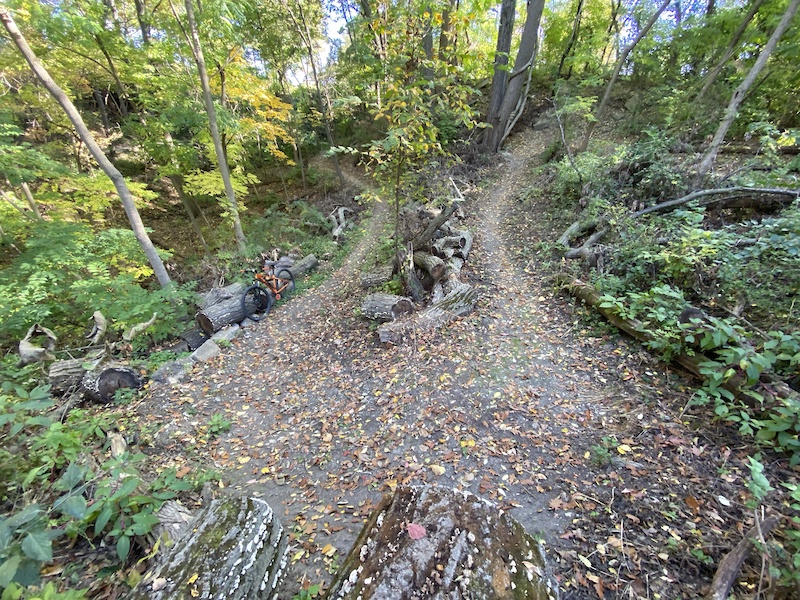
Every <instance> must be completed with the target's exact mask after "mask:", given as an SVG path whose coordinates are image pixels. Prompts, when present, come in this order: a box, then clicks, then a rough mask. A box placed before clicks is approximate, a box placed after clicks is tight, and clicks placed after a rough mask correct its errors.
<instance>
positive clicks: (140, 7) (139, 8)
mask: <svg viewBox="0 0 800 600" xmlns="http://www.w3.org/2000/svg"><path fill="white" fill-rule="evenodd" d="M133 3H134V5H135V6H136V20H137V21H139V30H140V31H141V32H142V43H143V44H144V45H145V46H146V45H147V44H149V43H150V22H149V21H148V19H147V7H146V6H145V4H144V0H133Z"/></svg>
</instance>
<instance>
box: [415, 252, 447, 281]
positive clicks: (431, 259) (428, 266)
mask: <svg viewBox="0 0 800 600" xmlns="http://www.w3.org/2000/svg"><path fill="white" fill-rule="evenodd" d="M414 264H415V265H417V266H418V267H419V268H420V269H424V270H425V271H426V272H427V273H428V275H430V276H431V278H432V279H433V280H434V281H438V280H440V279H441V278H442V277H444V274H445V272H446V271H447V268H446V267H445V266H444V261H443V260H442V259H441V258H439V257H438V256H434V255H433V254H428V253H427V252H422V251H420V250H417V251H416V252H414Z"/></svg>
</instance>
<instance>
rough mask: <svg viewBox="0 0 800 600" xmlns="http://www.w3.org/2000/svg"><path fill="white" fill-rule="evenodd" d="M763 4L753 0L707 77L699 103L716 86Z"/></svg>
mask: <svg viewBox="0 0 800 600" xmlns="http://www.w3.org/2000/svg"><path fill="white" fill-rule="evenodd" d="M763 2H764V0H753V3H752V4H751V5H750V10H748V11H747V14H746V15H745V17H744V19H742V22H741V23H740V24H739V27H738V29H736V31H735V32H734V33H733V36H731V41H730V42H728V47H727V48H725V51H724V52H723V53H722V57H720V59H719V61H718V62H717V64H716V65H715V66H714V68H713V69H711V71H709V73H708V75H707V76H706V81H705V83H704V84H703V89H701V90H700V93H699V94H697V98H696V100H697V101H700V99H701V98H703V96H705V95H706V93H707V92H708V90H710V89H711V86H712V85H714V82H715V81H716V80H717V77H719V74H720V73H722V69H723V67H724V66H725V64H726V63H727V62H728V61H729V60H730V58H731V56H733V52H734V50H736V48H737V47H738V46H739V42H740V41H741V39H742V36H743V35H744V32H745V31H746V30H747V26H748V25H750V22H751V21H752V20H753V19H754V18H755V16H756V13H757V12H758V9H759V8H761V4H762V3H763Z"/></svg>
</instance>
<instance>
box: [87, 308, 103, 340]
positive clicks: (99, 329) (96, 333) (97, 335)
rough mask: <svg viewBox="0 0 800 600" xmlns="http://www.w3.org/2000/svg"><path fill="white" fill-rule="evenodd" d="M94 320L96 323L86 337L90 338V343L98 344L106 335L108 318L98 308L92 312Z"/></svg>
mask: <svg viewBox="0 0 800 600" xmlns="http://www.w3.org/2000/svg"><path fill="white" fill-rule="evenodd" d="M92 320H93V321H94V325H92V331H91V332H90V333H89V335H87V336H86V339H87V340H89V345H91V346H96V345H97V344H99V343H100V342H101V341H102V340H103V338H104V337H105V335H106V330H107V329H108V319H106V318H105V316H103V313H101V312H100V311H99V310H96V311H94V313H92Z"/></svg>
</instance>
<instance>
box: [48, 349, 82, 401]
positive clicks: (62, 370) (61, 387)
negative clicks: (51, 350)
mask: <svg viewBox="0 0 800 600" xmlns="http://www.w3.org/2000/svg"><path fill="white" fill-rule="evenodd" d="M83 363H84V359H82V358H71V359H69V360H57V361H56V362H54V363H53V364H51V365H50V370H49V371H48V372H47V381H48V383H49V384H50V391H51V392H52V393H53V395H55V396H66V395H67V394H71V393H72V392H77V391H78V390H79V389H80V387H81V379H83V376H84V375H85V374H86V369H84V368H83Z"/></svg>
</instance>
